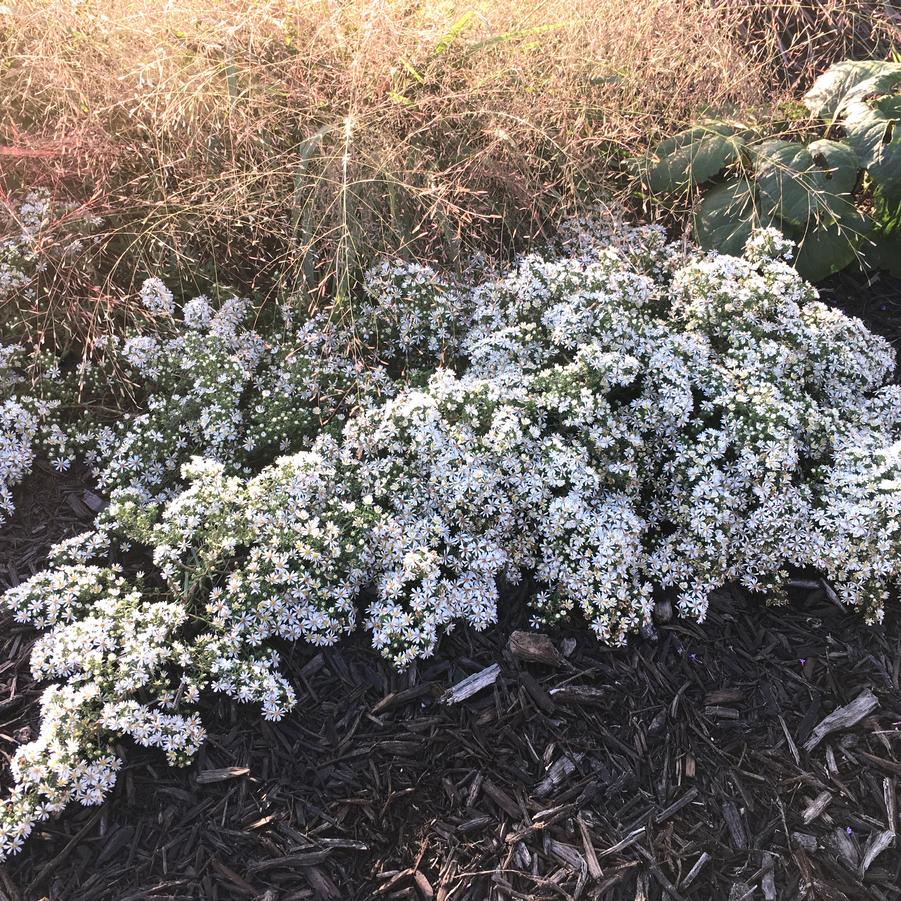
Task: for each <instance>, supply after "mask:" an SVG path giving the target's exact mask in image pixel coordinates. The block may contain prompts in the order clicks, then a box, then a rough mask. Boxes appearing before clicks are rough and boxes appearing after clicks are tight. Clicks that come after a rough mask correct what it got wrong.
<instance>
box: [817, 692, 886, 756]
mask: <svg viewBox="0 0 901 901" xmlns="http://www.w3.org/2000/svg"><path fill="white" fill-rule="evenodd" d="M878 706H879V701H878V700H877V699H876V695H874V694H873V692H872V691H870V689H869V688H866V689H864V690H863V691H862V692H861V693H860V694H859V695H858V696H857V697H856V698H855V699H854V700H853V701H851V703H850V704H845V706H844V707H839V708H838V709H837V710H833V711H832V713H830V714H829V716H827V717H825V718H824V719H822V720H820V722H819V723H818V724H817V726H816V727H815V728H814V730H813V732H811V733H810V737H809V738H808V739H807V741H805V742H804V750H805V751H807V752H808V753H809V752H810V751H812V750H813V749H814V748H815V747H816V746H817V745H818V744H819V743H820V742H821V741H822V740H823V739H824V738H825V737H826V736H827V735H831V734H832V733H833V732H840V731H842V730H843V729H850V728H851V727H852V726H856V725H857V724H858V723H859V722H860V721H861V720H862V719H863V718H864V717H865V716H868V715H869V714H870V713H872V712H873V711H874V710H875V709H876V708H877V707H878Z"/></svg>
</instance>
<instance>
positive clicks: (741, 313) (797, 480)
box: [0, 222, 901, 854]
mask: <svg viewBox="0 0 901 901" xmlns="http://www.w3.org/2000/svg"><path fill="white" fill-rule="evenodd" d="M790 252H791V246H790V245H788V244H787V243H786V242H785V241H784V240H783V239H782V238H781V236H780V235H779V234H778V233H775V232H762V233H760V234H758V235H756V236H754V237H753V238H752V239H751V241H749V243H748V246H747V248H746V251H745V256H744V257H743V258H737V257H730V256H717V255H703V254H700V253H698V252H694V251H689V252H685V251H683V250H681V249H678V248H676V247H675V246H673V245H667V244H666V242H665V241H664V239H663V236H662V233H661V232H660V231H659V230H657V229H653V228H645V229H629V228H626V227H624V226H621V225H614V226H609V227H602V226H599V225H598V224H597V223H592V222H584V223H581V224H578V223H577V224H576V225H575V226H573V228H572V229H570V230H569V232H568V233H567V234H566V236H565V239H564V242H563V246H562V250H561V253H560V254H559V255H558V256H556V257H553V258H549V259H548V258H544V257H541V256H528V257H525V258H523V259H520V260H519V261H517V263H516V264H515V265H514V266H513V267H512V268H511V269H510V270H509V271H507V272H504V273H500V274H498V275H496V276H492V277H490V278H485V279H483V280H481V281H479V282H478V283H474V284H470V285H450V284H447V283H444V282H443V281H442V280H441V279H439V278H438V277H437V276H436V275H435V273H433V272H431V271H430V270H423V269H419V268H416V267H414V268H404V267H390V268H385V269H383V270H380V271H377V272H375V273H373V274H372V276H371V278H370V282H369V285H370V292H369V296H368V299H367V300H366V302H365V303H364V305H363V308H362V309H361V310H358V311H357V315H356V316H355V317H354V318H353V319H352V320H349V321H347V322H340V323H337V322H330V321H328V320H326V319H324V318H314V319H312V320H310V321H309V322H307V323H305V324H303V325H302V326H300V327H298V328H295V327H293V326H292V327H286V329H285V330H284V331H283V333H282V334H280V335H279V336H278V337H272V336H270V337H269V338H267V339H265V340H264V339H263V338H262V337H261V336H260V335H259V334H257V333H256V332H252V331H250V330H249V329H246V328H244V327H243V326H241V325H240V323H241V321H242V310H241V309H240V305H239V304H236V303H230V304H226V305H225V306H222V307H220V308H219V309H218V310H213V308H212V306H211V305H210V304H209V302H207V301H205V300H202V299H199V300H195V301H191V302H190V303H189V304H187V305H186V306H185V308H184V309H183V310H182V312H181V320H180V321H181V322H183V325H181V326H177V325H176V324H175V323H176V317H175V312H176V311H175V307H174V304H173V302H172V298H171V296H169V295H168V292H166V291H165V288H164V286H162V285H161V284H160V283H150V284H149V285H148V286H146V287H145V291H146V293H147V298H146V300H147V301H148V302H149V303H151V304H154V305H156V308H157V312H158V313H160V314H162V315H163V316H168V317H170V318H171V320H172V334H171V335H170V336H168V337H166V336H162V337H160V336H157V337H153V338H149V337H141V338H134V339H131V340H130V341H129V342H128V343H127V344H126V345H125V346H124V347H123V349H122V352H123V354H124V355H125V357H126V358H127V359H129V360H130V361H131V363H132V365H133V366H134V367H135V368H136V369H137V371H139V372H140V373H142V374H143V375H145V377H146V378H147V380H148V384H149V385H150V386H151V387H150V388H149V389H148V393H147V402H146V409H145V411H144V412H142V413H141V414H139V415H137V416H135V417H132V418H130V419H128V420H127V421H125V422H124V423H123V424H122V425H121V427H120V428H118V429H108V430H101V434H100V441H99V447H98V450H97V451H96V454H97V455H96V458H95V463H96V465H97V466H98V468H99V471H100V474H101V478H102V480H103V483H104V484H105V485H106V486H107V487H108V488H110V489H111V490H112V496H111V503H110V506H109V507H108V508H107V510H106V511H105V512H104V513H103V514H102V516H101V517H100V519H99V521H98V523H97V528H96V530H95V531H94V532H91V533H88V534H87V535H84V536H80V537H79V538H76V539H72V540H69V541H68V542H65V543H63V544H61V545H59V546H57V547H56V548H55V549H54V551H53V554H52V568H51V569H49V570H48V571H46V572H42V573H39V574H38V575H36V576H35V577H33V578H32V579H31V580H30V581H28V582H26V583H24V584H22V585H20V586H18V587H16V588H14V589H12V590H10V591H9V592H7V594H6V595H5V598H4V601H5V604H6V605H7V606H8V607H9V608H10V609H11V610H12V611H13V613H14V614H15V616H16V619H17V620H18V621H19V622H28V623H33V624H34V625H35V626H37V627H39V628H42V629H45V630H46V632H45V634H44V635H43V637H42V638H41V639H40V640H39V642H38V644H37V645H36V647H35V651H34V655H33V667H34V671H35V674H36V675H37V676H39V677H42V678H47V679H52V680H54V682H55V684H54V685H53V687H51V688H48V689H47V690H46V692H45V695H44V700H43V724H42V728H41V732H40V735H39V737H38V739H37V740H36V741H35V742H32V743H31V744H29V745H25V746H23V747H22V748H21V749H20V750H19V751H18V753H17V755H16V758H15V761H14V764H13V773H14V776H15V779H16V785H15V788H14V789H13V791H12V792H11V794H10V795H9V797H8V798H7V799H6V800H5V801H4V802H3V807H2V808H0V854H9V853H10V852H12V851H15V850H18V849H19V848H20V847H21V845H22V842H23V841H24V839H25V837H26V836H27V835H28V833H29V831H30V830H31V828H32V827H33V825H34V824H35V823H36V822H38V821H40V820H42V819H44V818H46V817H47V816H49V815H50V814H51V813H52V812H54V811H56V810H59V809H61V808H62V807H63V806H64V805H65V804H66V803H67V802H69V801H70V800H72V799H76V800H79V801H82V802H83V803H88V804H89V803H96V802H97V801H99V800H100V799H101V798H102V797H103V795H104V794H105V793H106V792H107V791H108V790H109V788H110V786H111V785H112V784H113V783H114V782H115V778H116V769H117V767H118V766H119V761H118V759H117V757H116V754H115V752H114V743H115V742H116V740H117V739H118V738H119V737H121V736H131V737H132V738H133V739H134V740H135V741H136V742H138V743H139V744H142V745H146V746H156V747H160V748H162V749H163V750H164V751H165V752H166V754H167V756H168V758H169V760H170V761H171V762H173V763H184V762H186V761H187V760H189V759H190V757H191V755H192V754H193V753H194V751H196V749H197V747H198V746H199V744H200V743H201V742H202V740H203V729H202V726H201V725H200V721H199V718H198V712H197V711H198V703H199V701H200V700H201V698H202V697H203V695H204V693H206V692H222V693H225V694H227V695H229V696H231V697H233V698H235V699H237V700H240V701H251V702H254V703H258V704H260V705H261V708H262V711H263V715H264V716H266V717H267V718H270V719H278V718H279V717H281V716H282V715H284V713H285V712H286V711H287V710H288V709H290V708H291V707H292V706H293V705H294V704H295V703H296V695H295V691H294V689H293V687H292V686H291V685H290V684H289V682H288V681H287V680H286V679H285V677H284V676H283V675H282V674H281V673H280V671H279V661H278V656H277V654H276V652H275V650H274V649H273V647H272V644H271V640H272V639H273V638H275V637H278V638H282V639H292V640H293V639H298V638H302V639H304V640H307V641H309V642H312V643H314V644H320V645H322V644H331V643H333V642H335V641H337V640H338V639H339V638H340V637H341V636H342V635H344V634H346V633H347V632H349V631H351V630H352V629H354V628H355V627H356V625H357V622H358V619H360V620H362V623H363V625H364V627H365V628H366V629H368V630H369V631H370V632H371V633H372V638H373V643H374V645H375V647H377V648H378V649H379V650H380V651H381V653H383V654H384V655H385V656H386V657H387V658H388V659H389V660H391V661H392V662H393V663H394V664H396V665H397V666H399V667H403V666H405V665H407V664H409V663H410V662H411V661H413V660H414V659H416V658H418V657H424V656H427V655H428V654H430V653H432V651H433V650H434V648H435V646H436V642H437V641H438V639H439V637H440V635H441V634H442V632H444V631H447V630H449V629H451V628H452V627H453V626H454V625H455V624H456V623H458V622H463V623H468V624H470V625H472V626H474V627H475V628H477V629H483V628H485V627H486V626H488V625H489V624H491V623H492V622H494V621H495V619H496V617H497V605H498V597H499V585H502V584H503V583H504V582H508V583H509V582H516V581H517V580H519V579H521V578H522V577H523V576H524V575H525V574H528V575H529V576H530V577H531V578H532V579H534V580H535V582H536V583H537V585H538V586H539V590H538V592H537V594H536V596H535V598H534V607H535V616H536V619H538V620H544V621H548V620H550V621H554V620H559V619H560V618H562V617H566V616H570V615H573V614H577V613H578V614H580V615H582V616H583V617H584V618H585V619H586V621H587V622H588V623H589V624H590V626H591V628H592V629H593V630H594V632H595V633H596V635H597V636H598V638H599V639H601V640H602V641H605V642H609V643H614V644H616V643H622V642H623V641H625V640H626V638H627V636H628V635H629V633H630V632H633V631H635V630H636V629H638V628H639V627H640V626H642V625H643V624H645V623H647V622H649V619H650V613H651V609H652V606H653V601H654V599H655V597H657V596H659V595H660V594H661V593H663V592H670V593H672V595H673V596H674V597H675V599H676V601H677V604H678V607H679V609H680V611H681V612H682V613H683V614H685V615H690V616H694V617H697V618H703V616H704V614H705V610H706V605H707V598H708V595H709V593H710V592H711V590H712V589H714V588H717V587H718V586H721V585H723V584H724V583H726V582H730V581H735V582H739V583H741V584H742V585H744V586H745V587H746V588H748V589H750V590H752V591H761V592H764V591H765V592H767V594H768V597H769V598H771V599H772V600H775V601H779V600H781V599H782V598H783V597H784V593H783V590H784V585H785V582H786V580H787V578H788V575H789V571H790V570H791V569H792V568H808V567H812V568H816V569H817V570H819V571H820V572H821V573H822V574H823V575H824V576H825V577H827V578H828V579H829V580H830V581H831V583H832V585H833V587H834V588H835V590H836V592H837V593H838V595H839V596H840V597H841V598H842V599H843V600H844V601H845V602H846V603H847V604H849V605H850V606H853V607H856V608H857V609H859V610H860V611H861V612H862V613H863V614H864V615H865V616H866V617H867V619H868V620H870V621H878V620H879V619H880V618H881V616H882V611H883V605H884V602H885V600H886V599H887V597H888V592H889V589H890V587H891V586H892V584H893V583H896V582H897V581H898V579H899V576H901V554H899V551H901V389H899V388H898V387H896V386H894V385H891V384H887V382H888V380H889V377H890V374H891V372H892V371H893V366H894V357H893V353H892V351H891V349H890V347H889V345H888V344H887V343H886V342H885V341H884V340H883V339H881V338H878V337H876V336H874V335H872V334H870V333H868V332H867V331H866V330H865V329H864V327H863V326H862V325H861V323H860V322H858V321H857V320H853V319H849V318H847V317H846V316H844V315H843V314H841V313H840V312H837V311H835V310H832V309H830V308H828V307H826V306H825V305H823V304H821V303H820V302H819V301H818V299H817V294H816V291H815V290H814V289H813V288H812V287H810V286H809V285H808V284H806V283H805V282H804V281H803V280H802V279H801V278H800V277H799V276H798V274H797V272H796V271H795V270H794V269H793V268H792V267H791V266H790V265H789V263H788V262H787V261H786V259H785V257H786V256H787V255H788V254H789V253H790ZM348 346H350V347H351V348H352V349H353V348H356V351H355V352H354V353H347V352H345V351H344V350H343V349H344V348H346V347H348ZM430 362H431V367H430V365H429V364H430ZM430 368H431V370H432V371H431V372H429V371H428V370H429V369H430ZM192 455H193V456H192ZM134 548H139V549H143V554H144V556H145V558H146V559H147V561H148V563H147V565H146V566H145V568H144V572H143V573H134V572H132V570H131V568H130V567H128V566H126V565H124V561H125V560H126V559H134V558H133V556H132V557H130V558H126V557H125V552H126V551H128V550H130V549H134Z"/></svg>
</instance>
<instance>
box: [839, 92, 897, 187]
mask: <svg viewBox="0 0 901 901" xmlns="http://www.w3.org/2000/svg"><path fill="white" fill-rule="evenodd" d="M844 124H845V132H846V134H847V136H848V143H849V144H850V145H851V146H852V147H853V148H854V150H855V151H856V153H857V155H858V157H859V158H860V162H861V164H862V165H863V166H865V167H866V169H867V171H868V172H869V174H870V177H871V178H872V179H873V181H874V182H875V183H876V184H877V185H878V186H879V187H880V188H881V189H882V191H883V192H884V193H885V195H886V197H888V198H890V199H893V198H897V197H901V95H896V96H893V97H880V98H879V99H877V100H869V101H867V102H864V101H862V100H853V101H852V102H851V103H849V104H848V110H847V115H846V116H845V123H844Z"/></svg>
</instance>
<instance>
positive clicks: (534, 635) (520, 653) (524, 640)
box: [507, 631, 563, 666]
mask: <svg viewBox="0 0 901 901" xmlns="http://www.w3.org/2000/svg"><path fill="white" fill-rule="evenodd" d="M507 648H508V650H509V651H510V653H511V654H512V655H513V656H514V657H515V658H516V659H517V660H524V661H526V662H528V663H543V664H545V665H546V666H559V665H560V664H561V663H562V662H563V657H562V656H561V655H560V652H559V651H558V650H557V648H556V647H555V646H554V642H553V641H551V639H550V637H549V636H547V635H544V634H542V633H541V632H520V631H516V632H512V633H511V635H510V639H509V641H508V642H507Z"/></svg>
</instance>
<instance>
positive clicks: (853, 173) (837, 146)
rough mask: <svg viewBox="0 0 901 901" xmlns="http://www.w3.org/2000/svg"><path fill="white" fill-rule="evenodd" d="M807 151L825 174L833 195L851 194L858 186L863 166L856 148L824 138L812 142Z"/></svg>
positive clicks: (824, 177)
mask: <svg viewBox="0 0 901 901" xmlns="http://www.w3.org/2000/svg"><path fill="white" fill-rule="evenodd" d="M807 150H808V151H809V153H810V156H811V158H812V159H813V161H814V163H816V165H817V167H818V168H819V169H820V170H822V172H823V181H824V182H825V184H826V185H827V186H828V189H829V191H830V192H831V193H832V194H850V193H851V192H852V191H853V190H854V188H855V186H856V185H857V176H858V175H859V173H860V170H861V168H862V167H861V165H860V160H859V159H858V158H857V154H856V153H855V152H854V148H853V147H851V146H850V145H849V144H846V143H845V142H844V141H829V140H827V139H826V138H823V139H822V140H819V141H811V142H810V143H809V144H808V145H807Z"/></svg>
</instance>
